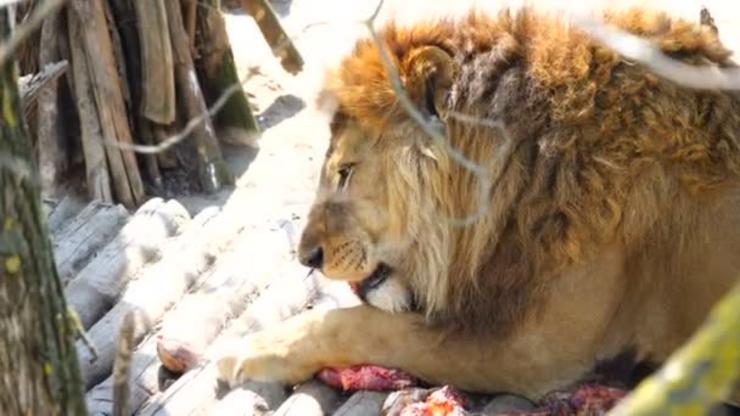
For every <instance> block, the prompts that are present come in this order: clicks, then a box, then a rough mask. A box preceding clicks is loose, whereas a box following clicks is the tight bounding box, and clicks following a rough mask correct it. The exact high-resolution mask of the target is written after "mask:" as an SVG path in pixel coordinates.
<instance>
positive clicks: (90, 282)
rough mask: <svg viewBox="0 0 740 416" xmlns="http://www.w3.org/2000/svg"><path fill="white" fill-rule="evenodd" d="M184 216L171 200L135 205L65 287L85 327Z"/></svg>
mask: <svg viewBox="0 0 740 416" xmlns="http://www.w3.org/2000/svg"><path fill="white" fill-rule="evenodd" d="M188 220H189V214H188V213H187V211H186V210H185V208H184V207H183V206H182V205H180V204H179V203H177V202H176V201H174V200H171V201H169V202H167V203H164V201H162V200H161V199H159V198H153V199H151V200H149V201H147V202H146V203H145V204H144V205H142V206H141V208H139V210H138V211H137V212H136V214H134V216H133V217H132V218H131V220H130V221H129V222H128V223H127V224H126V225H125V226H124V227H123V228H122V229H121V232H120V233H119V234H118V236H116V238H114V239H113V241H111V242H110V243H108V244H107V245H106V246H105V248H103V249H102V250H101V251H100V252H99V253H98V254H97V256H96V257H95V259H94V260H92V261H91V262H90V263H88V264H87V266H85V268H84V269H82V270H81V271H80V273H79V274H78V275H77V276H76V277H75V278H74V279H73V280H72V281H71V282H70V283H69V285H68V286H67V288H66V289H65V295H66V297H67V301H68V303H69V305H70V306H71V307H73V308H74V309H75V310H76V311H77V313H78V315H79V317H80V321H81V322H82V324H83V326H84V327H85V328H89V327H90V326H91V325H92V324H93V323H94V322H96V321H97V320H98V319H99V318H100V317H101V316H102V315H103V314H104V313H105V311H107V310H108V309H110V308H111V307H112V306H113V304H114V303H115V300H116V299H117V298H118V297H119V295H120V293H121V291H122V289H123V288H124V287H125V285H126V283H127V282H128V280H129V279H130V278H131V276H133V275H134V274H135V273H136V272H137V271H138V270H139V269H141V267H142V266H143V265H144V264H146V263H149V262H151V261H152V260H153V259H155V258H156V257H157V255H158V253H159V251H160V245H161V244H162V242H164V241H165V240H166V239H167V238H168V237H170V236H172V235H175V234H177V233H179V231H180V229H181V228H182V224H183V223H185V222H186V221H188Z"/></svg>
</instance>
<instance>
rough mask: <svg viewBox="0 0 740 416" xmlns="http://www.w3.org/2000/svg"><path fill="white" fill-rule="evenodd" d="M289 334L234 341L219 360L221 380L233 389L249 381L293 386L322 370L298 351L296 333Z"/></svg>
mask: <svg viewBox="0 0 740 416" xmlns="http://www.w3.org/2000/svg"><path fill="white" fill-rule="evenodd" d="M285 335H286V336H281V335H280V334H279V333H274V332H272V333H259V334H256V335H252V336H250V337H249V338H247V339H246V340H241V341H234V342H232V343H231V344H230V345H229V346H228V347H227V348H226V349H225V350H224V351H223V352H222V353H221V354H219V357H218V359H217V361H216V365H217V368H218V377H219V381H220V382H221V383H224V384H226V385H228V386H229V387H230V388H233V387H235V386H237V385H240V384H243V383H244V382H246V381H249V380H252V381H262V382H281V383H283V384H288V385H292V384H297V383H299V382H301V381H304V380H307V379H309V378H310V377H312V376H313V374H314V373H316V372H317V371H318V370H319V368H317V367H316V366H314V365H312V364H311V363H310V362H309V361H308V354H306V353H307V352H306V351H300V350H299V349H298V348H297V343H296V342H295V340H293V339H292V338H294V337H293V336H291V335H293V334H285Z"/></svg>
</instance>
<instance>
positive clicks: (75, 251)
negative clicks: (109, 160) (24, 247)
mask: <svg viewBox="0 0 740 416" xmlns="http://www.w3.org/2000/svg"><path fill="white" fill-rule="evenodd" d="M128 218H129V215H128V211H126V209H125V208H124V207H123V206H122V205H109V204H106V203H103V202H100V201H93V202H91V203H90V204H88V206H87V207H85V209H83V210H82V212H80V214H79V215H77V217H75V218H74V219H73V220H72V221H70V222H68V223H67V224H66V225H65V226H64V228H63V229H62V230H60V232H59V234H57V235H56V236H55V238H54V239H53V248H54V261H55V262H56V265H57V272H58V273H59V278H60V279H61V280H62V284H66V283H67V282H69V281H70V280H72V278H73V277H74V276H75V275H77V272H79V271H80V270H82V268H83V267H84V266H85V265H86V264H87V263H88V262H89V261H90V258H91V257H92V256H93V255H94V254H95V253H97V252H98V251H99V250H100V249H101V248H102V247H103V246H105V245H106V244H108V243H109V242H110V241H111V240H112V239H113V238H114V237H115V236H116V234H118V232H119V230H120V229H121V227H123V225H124V224H125V223H126V221H127V220H128Z"/></svg>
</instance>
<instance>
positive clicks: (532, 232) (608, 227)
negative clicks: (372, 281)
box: [326, 10, 740, 333]
mask: <svg viewBox="0 0 740 416" xmlns="http://www.w3.org/2000/svg"><path fill="white" fill-rule="evenodd" d="M606 21H607V22H609V23H611V24H613V25H616V26H617V27H619V28H621V29H624V30H626V31H629V32H631V33H634V34H638V35H640V36H643V37H646V38H647V39H649V40H650V41H651V42H652V43H653V44H654V45H656V46H657V47H658V48H660V49H661V50H662V51H663V52H664V53H666V54H668V55H670V56H672V57H674V58H676V59H680V60H682V61H684V62H687V63H691V64H694V65H713V64H717V65H721V66H731V65H733V64H732V62H730V61H729V56H730V52H729V51H728V50H726V49H725V48H724V47H723V46H722V45H721V43H720V41H719V39H718V37H717V35H716V34H715V33H714V32H713V31H712V30H711V28H709V27H706V26H700V25H696V24H692V23H689V22H686V21H682V20H676V19H671V18H669V17H668V16H666V15H664V14H661V13H645V12H644V11H637V10H634V11H626V12H619V13H608V14H606ZM379 36H380V38H381V39H382V41H383V44H384V46H385V48H386V50H387V51H388V53H389V55H390V56H391V58H392V60H393V61H394V64H395V65H396V66H397V67H398V68H399V72H400V74H401V77H402V81H403V82H404V84H405V85H407V86H412V87H413V88H411V89H410V90H409V94H410V96H412V97H415V96H418V95H419V94H420V92H419V91H417V90H415V89H416V88H417V87H418V86H423V85H424V83H423V82H417V81H418V80H413V79H411V78H410V77H412V76H413V73H411V71H410V68H409V67H408V65H409V55H410V54H411V53H412V51H414V50H415V49H417V48H420V47H424V46H436V47H438V48H441V49H442V50H444V51H445V52H447V53H448V54H449V55H450V56H451V57H452V58H453V60H454V62H455V64H456V67H457V72H456V75H455V79H454V80H453V85H452V88H451V89H450V91H449V93H448V95H447V99H446V107H447V108H446V109H445V110H446V112H445V113H444V114H440V116H441V117H442V119H443V121H444V122H445V125H446V132H447V137H448V140H449V141H450V144H451V146H452V147H453V148H455V149H458V150H460V151H461V152H462V153H463V154H465V155H466V157H467V158H469V159H471V160H473V161H475V162H477V163H479V164H480V165H481V166H482V167H483V168H485V169H486V171H487V172H492V178H491V180H492V187H491V189H490V197H489V198H488V200H487V201H486V202H487V204H488V206H487V210H486V213H487V214H486V215H485V216H484V217H483V218H480V219H479V220H478V221H477V222H476V223H475V224H474V225H471V226H454V225H451V224H450V223H449V222H445V221H443V220H442V219H443V218H460V217H465V216H466V215H471V214H474V213H475V212H477V209H478V207H477V201H478V199H477V198H476V192H477V191H478V187H477V183H478V178H477V177H476V176H475V175H473V174H472V173H471V172H470V171H469V170H467V169H465V168H464V167H463V166H461V165H460V164H459V163H457V162H456V161H454V160H452V159H451V158H450V156H449V154H448V153H447V152H446V151H445V150H444V149H443V148H442V147H441V146H440V145H439V144H435V143H433V142H430V141H429V140H426V139H425V138H424V137H423V136H424V135H423V133H422V132H421V130H420V129H418V128H415V127H413V125H412V123H413V122H412V121H411V119H410V118H409V116H408V114H407V113H406V111H405V110H404V109H403V108H402V107H401V106H400V105H399V103H398V100H397V97H396V94H395V93H394V91H393V89H392V87H391V82H390V81H389V79H388V75H387V73H386V70H385V68H384V67H383V63H382V61H381V58H380V55H379V53H378V50H377V48H376V46H375V44H374V43H373V42H372V41H370V40H367V41H363V42H360V43H358V45H357V46H356V48H355V50H354V52H353V54H352V55H351V56H349V57H348V58H347V59H345V60H344V62H343V63H342V64H341V66H340V67H339V69H338V70H337V72H336V73H335V74H333V75H332V76H331V77H330V79H329V81H328V84H327V87H326V88H327V90H328V91H329V92H331V93H332V94H334V95H335V96H336V98H337V99H338V103H339V111H340V112H341V113H342V114H344V115H346V116H348V117H350V118H352V119H354V120H356V121H357V122H358V123H360V125H362V126H363V128H365V129H367V130H368V132H370V133H371V134H369V136H370V137H376V136H379V135H381V134H380V133H382V132H383V131H388V130H390V129H394V128H400V127H399V126H403V128H404V129H412V130H413V131H414V134H416V135H418V136H419V143H423V144H420V145H419V146H423V147H425V151H426V152H431V154H433V157H432V158H425V157H423V156H422V154H421V153H417V154H416V157H406V156H404V157H400V156H399V157H394V158H390V159H389V162H388V163H389V165H388V167H387V169H388V172H389V175H390V179H389V181H390V182H391V185H390V188H391V189H390V192H391V204H392V205H393V207H391V210H392V211H393V212H395V214H394V215H392V217H399V218H400V217H402V218H406V220H404V224H398V227H399V229H402V230H403V233H404V234H405V235H406V236H407V237H409V240H411V241H415V243H413V248H412V253H413V254H412V255H411V256H410V257H411V258H410V259H409V260H408V262H409V264H408V268H409V269H410V270H415V276H411V277H409V280H410V284H411V286H412V287H413V289H414V291H415V292H416V295H417V297H418V298H419V300H420V303H421V306H422V308H424V310H425V311H426V312H427V315H428V317H429V319H430V321H432V322H438V323H441V324H445V325H450V326H451V327H453V328H463V329H466V330H470V331H476V330H485V331H487V332H488V333H490V332H500V333H504V332H507V331H510V330H511V329H512V328H514V327H515V326H516V324H517V323H518V322H520V320H521V319H523V318H524V317H525V316H526V315H527V314H528V313H531V312H533V311H536V310H537V308H536V307H535V305H536V303H537V300H538V299H539V297H540V294H541V293H543V291H546V290H547V287H548V282H549V281H551V279H554V278H557V276H558V273H559V272H560V271H562V270H563V269H564V268H565V267H568V266H571V265H573V264H575V263H578V262H580V261H582V260H584V259H586V258H587V257H588V256H589V255H590V254H591V253H592V252H593V251H594V250H595V249H596V248H598V247H604V246H605V245H611V244H616V245H619V246H621V247H627V248H629V250H628V260H627V265H626V267H627V268H630V267H635V268H639V267H642V265H643V260H644V259H646V258H648V257H650V258H652V259H653V263H654V262H655V260H654V259H656V258H658V259H660V258H663V260H662V264H663V266H664V267H679V266H678V265H680V264H681V262H682V261H690V259H681V254H682V253H684V252H685V251H686V250H685V248H686V245H689V244H691V243H692V240H694V239H698V238H701V236H698V235H696V234H695V233H696V232H697V230H700V229H701V227H700V225H699V224H698V221H699V219H698V218H699V215H698V213H699V210H700V209H703V207H706V206H707V201H708V200H711V198H712V196H713V195H714V191H716V190H718V189H721V188H722V187H723V186H726V185H727V184H730V183H734V184H737V181H738V177H739V173H740V143H738V137H740V105H739V104H738V100H737V99H736V97H734V96H732V95H731V94H729V93H724V92H717V91H700V90H690V89H686V88H683V87H680V86H678V85H676V84H674V83H672V82H670V81H667V80H664V79H661V78H659V77H657V76H655V75H653V74H651V73H650V72H649V71H647V70H646V69H645V68H643V67H641V66H640V65H639V64H635V63H633V62H628V61H626V60H625V59H623V58H622V57H621V56H619V55H618V54H616V53H615V52H613V51H611V50H609V49H607V48H606V47H604V46H601V45H599V44H597V43H595V42H594V41H592V40H591V39H590V38H589V37H588V36H587V35H586V34H585V33H583V32H581V31H579V30H578V29H576V28H574V27H571V26H569V25H568V24H567V23H563V22H562V21H561V20H558V19H555V18H551V17H548V16H545V15H540V14H537V13H535V12H533V11H531V10H523V11H521V12H518V13H510V12H508V11H504V12H502V13H500V14H499V15H498V16H493V17H488V16H485V15H483V14H481V13H471V14H470V15H468V16H467V17H465V18H463V19H459V20H439V21H434V22H427V23H421V24H417V25H414V26H411V27H409V28H400V27H398V26H396V25H394V24H389V25H387V26H386V27H384V28H383V29H382V30H381V31H380V32H379ZM419 88H421V87H419ZM455 113H463V114H466V115H471V116H475V117H479V118H481V119H483V120H496V121H499V122H502V123H503V124H504V125H505V126H506V129H505V132H502V131H501V130H499V129H496V128H493V127H490V126H487V125H483V124H476V123H470V122H469V121H464V120H460V119H458V118H456V117H455V116H454V114H455ZM381 136H382V135H381ZM383 137H389V136H383ZM390 137H392V136H390ZM388 140H390V139H388ZM494 173H495V174H494ZM699 202H701V204H700V203H699ZM411 210H413V212H415V216H417V217H418V218H417V219H415V220H414V221H413V224H412V223H410V220H409V219H408V218H407V216H403V215H402V213H405V212H410V211H411ZM661 256H663V257H661ZM595 278H596V277H595Z"/></svg>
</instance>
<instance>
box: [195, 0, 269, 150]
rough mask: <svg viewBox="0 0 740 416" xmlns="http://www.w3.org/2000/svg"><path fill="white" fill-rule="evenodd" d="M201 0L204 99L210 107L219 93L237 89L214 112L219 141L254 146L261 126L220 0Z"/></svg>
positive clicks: (200, 52) (200, 68) (200, 72)
mask: <svg viewBox="0 0 740 416" xmlns="http://www.w3.org/2000/svg"><path fill="white" fill-rule="evenodd" d="M203 3H205V4H204V6H205V7H203V8H201V10H200V13H198V33H199V34H200V36H199V42H198V56H199V58H198V60H197V61H196V66H197V68H198V75H199V78H198V79H199V80H200V81H201V85H202V86H203V93H204V95H205V97H206V102H207V103H208V105H209V106H211V105H213V104H214V103H215V102H216V101H217V100H218V99H219V98H220V97H221V96H222V94H225V93H227V92H229V90H230V89H232V88H237V90H236V91H235V92H233V93H232V95H231V98H229V99H228V100H227V101H226V103H225V104H224V106H223V107H221V109H220V110H219V111H218V113H216V116H215V123H214V124H215V125H216V127H217V129H218V130H219V135H218V136H219V139H220V140H221V141H224V142H227V143H230V144H235V145H249V146H253V145H254V143H255V141H256V140H257V138H258V137H259V135H260V128H259V125H258V123H257V120H256V119H255V118H254V114H252V109H251V108H250V106H249V101H248V100H247V96H246V94H245V93H244V90H243V89H242V86H241V81H240V80H239V76H238V74H237V70H236V64H235V63H234V54H233V53H232V51H231V46H230V44H229V36H228V33H227V32H226V23H225V22H224V17H223V14H222V13H221V10H219V8H218V3H219V0H203ZM221 132H224V133H223V134H221Z"/></svg>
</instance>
